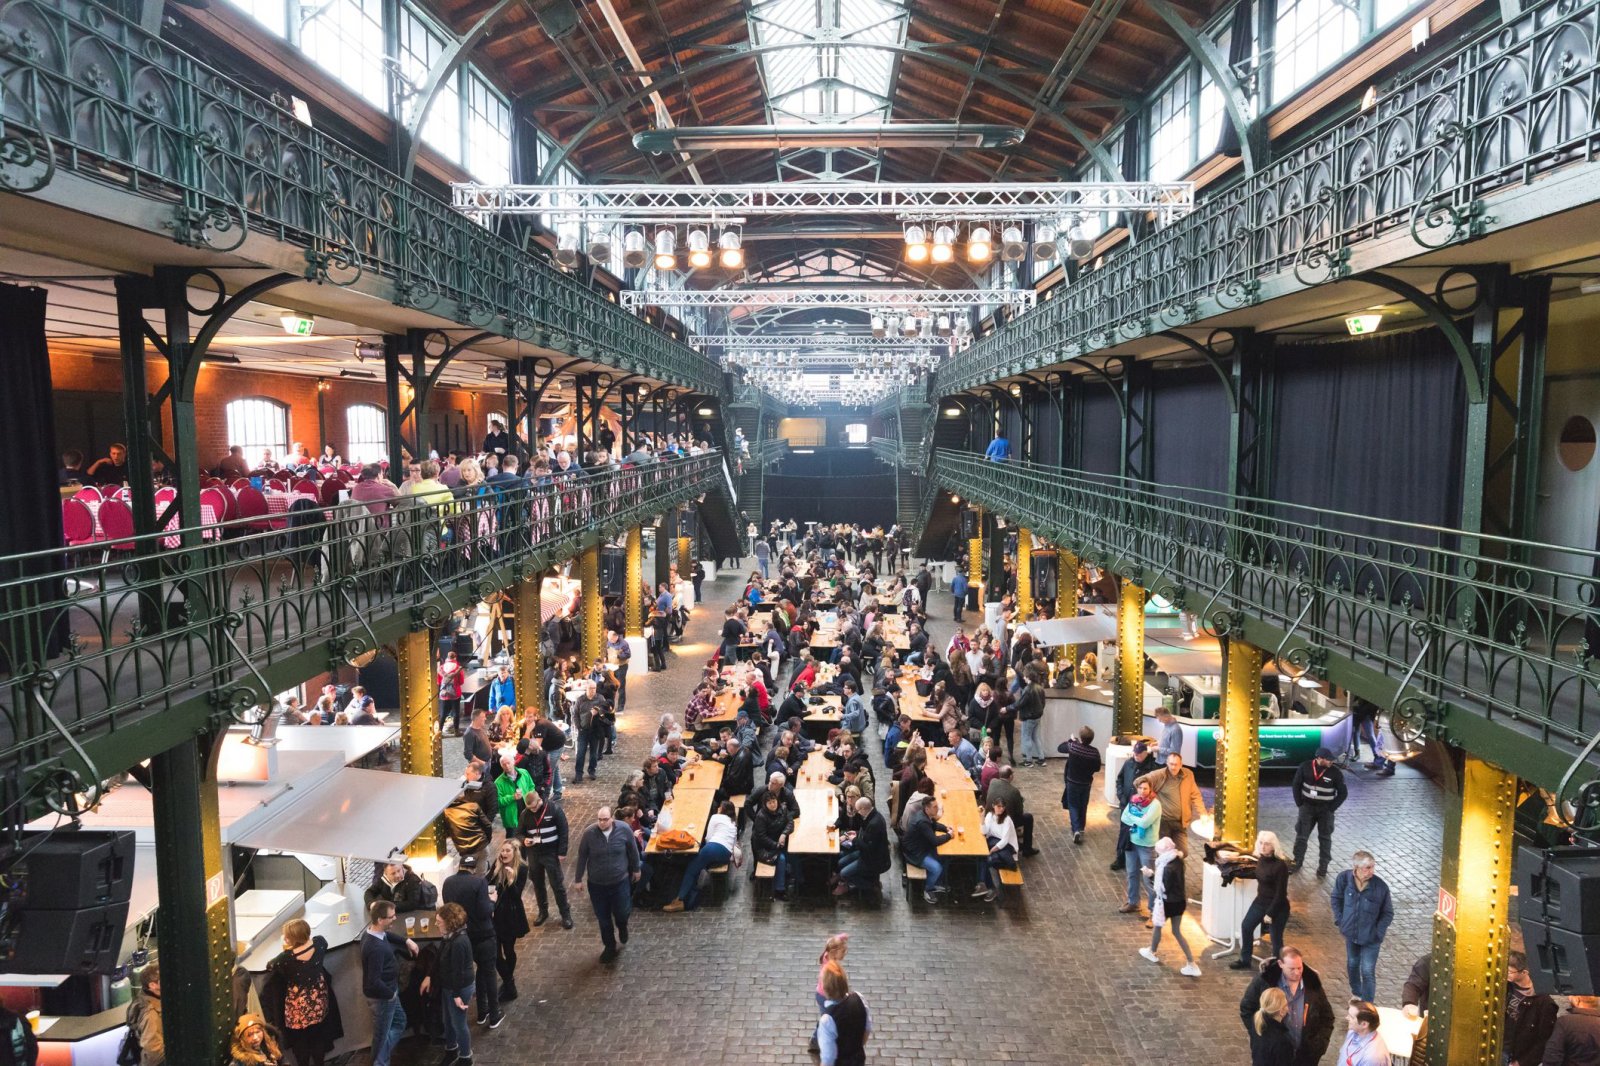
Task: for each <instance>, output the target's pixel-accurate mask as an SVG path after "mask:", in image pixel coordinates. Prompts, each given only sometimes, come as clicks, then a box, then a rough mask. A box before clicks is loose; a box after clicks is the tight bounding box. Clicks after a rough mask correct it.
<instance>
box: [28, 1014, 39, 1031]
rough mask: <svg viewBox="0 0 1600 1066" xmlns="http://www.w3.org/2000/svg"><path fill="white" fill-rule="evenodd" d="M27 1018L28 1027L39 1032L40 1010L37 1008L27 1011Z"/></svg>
mask: <svg viewBox="0 0 1600 1066" xmlns="http://www.w3.org/2000/svg"><path fill="white" fill-rule="evenodd" d="M27 1019H28V1028H29V1029H31V1030H32V1031H33V1032H35V1033H37V1032H38V1031H39V1012H38V1011H36V1010H30V1011H29V1012H28V1013H27Z"/></svg>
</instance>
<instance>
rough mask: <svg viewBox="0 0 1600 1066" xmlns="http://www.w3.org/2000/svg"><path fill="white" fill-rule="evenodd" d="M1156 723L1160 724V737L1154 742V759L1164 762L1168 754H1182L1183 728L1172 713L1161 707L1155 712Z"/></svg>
mask: <svg viewBox="0 0 1600 1066" xmlns="http://www.w3.org/2000/svg"><path fill="white" fill-rule="evenodd" d="M1156 721H1157V722H1159V723H1161V737H1160V739H1158V740H1157V741H1156V758H1158V759H1160V760H1162V761H1163V762H1164V761H1166V758H1167V755H1168V753H1170V752H1174V751H1175V752H1177V753H1178V754H1180V755H1182V754H1183V726H1182V725H1180V724H1178V719H1177V718H1176V717H1175V716H1174V715H1173V713H1172V712H1171V711H1169V710H1167V709H1166V708H1165V707H1162V708H1161V709H1160V710H1158V711H1156Z"/></svg>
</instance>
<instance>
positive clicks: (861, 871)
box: [784, 789, 891, 896]
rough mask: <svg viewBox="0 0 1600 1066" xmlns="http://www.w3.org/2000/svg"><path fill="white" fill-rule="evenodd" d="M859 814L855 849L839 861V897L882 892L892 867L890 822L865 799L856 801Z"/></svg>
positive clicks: (837, 891) (837, 893)
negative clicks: (883, 883)
mask: <svg viewBox="0 0 1600 1066" xmlns="http://www.w3.org/2000/svg"><path fill="white" fill-rule="evenodd" d="M784 791H785V792H788V791H789V790H788V789H784ZM856 813H857V814H859V815H860V816H861V817H862V819H863V821H862V823H861V828H860V829H858V830H856V839H855V846H854V847H852V848H851V849H850V850H849V851H847V852H846V853H845V854H844V856H843V857H842V858H841V859H840V860H839V884H838V886H837V887H836V888H835V889H834V890H833V894H834V895H836V896H844V895H848V894H849V892H850V890H851V889H856V890H857V891H861V892H866V893H867V894H868V895H869V896H873V895H877V894H878V893H879V892H880V890H881V887H880V883H879V881H878V879H879V878H880V877H882V876H883V874H884V871H886V870H888V869H889V867H890V865H891V860H890V858H889V823H888V822H887V821H885V820H884V817H883V813H882V812H881V811H879V810H878V809H877V808H876V807H874V806H873V805H872V801H871V800H870V799H868V798H867V797H866V796H862V797H861V798H860V799H858V800H856Z"/></svg>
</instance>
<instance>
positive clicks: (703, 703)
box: [662, 681, 717, 739]
mask: <svg viewBox="0 0 1600 1066" xmlns="http://www.w3.org/2000/svg"><path fill="white" fill-rule="evenodd" d="M716 713H717V703H716V691H715V690H714V689H713V688H712V687H711V685H710V683H709V682H705V681H702V682H701V683H700V684H698V685H696V686H695V689H694V692H692V693H691V694H690V696H689V702H688V703H687V704H686V705H685V706H684V708H683V722H684V728H686V729H694V728H696V727H697V726H699V724H700V723H701V722H703V721H705V720H706V719H707V718H711V717H714V716H715V715H716ZM662 739H665V738H662Z"/></svg>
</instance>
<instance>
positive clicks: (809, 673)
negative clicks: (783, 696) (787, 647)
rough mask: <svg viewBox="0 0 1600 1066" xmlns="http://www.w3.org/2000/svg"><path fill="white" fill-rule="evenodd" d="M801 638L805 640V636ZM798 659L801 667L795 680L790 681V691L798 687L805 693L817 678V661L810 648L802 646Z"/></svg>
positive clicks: (795, 675)
mask: <svg viewBox="0 0 1600 1066" xmlns="http://www.w3.org/2000/svg"><path fill="white" fill-rule="evenodd" d="M797 629H798V627H797ZM800 639H801V640H804V639H805V638H804V637H801V638H800ZM797 661H798V663H799V669H797V670H796V671H795V674H794V680H793V681H791V682H789V691H790V692H791V693H793V692H794V691H795V690H796V689H798V690H800V692H801V693H804V692H805V691H806V690H808V689H810V687H811V686H812V684H814V683H815V682H816V680H817V661H816V660H815V659H813V658H812V657H811V649H810V648H802V649H801V651H800V656H799V658H798V660H797Z"/></svg>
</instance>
